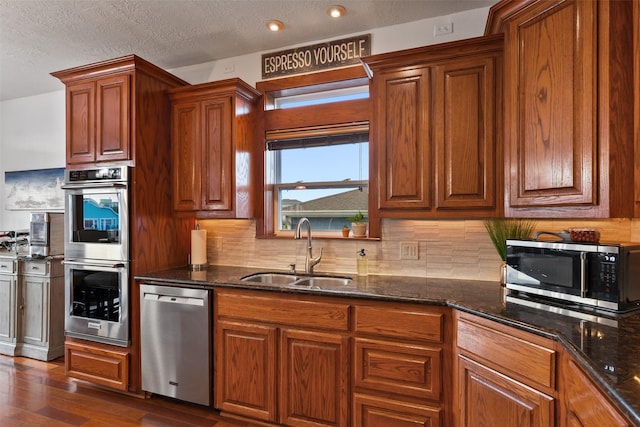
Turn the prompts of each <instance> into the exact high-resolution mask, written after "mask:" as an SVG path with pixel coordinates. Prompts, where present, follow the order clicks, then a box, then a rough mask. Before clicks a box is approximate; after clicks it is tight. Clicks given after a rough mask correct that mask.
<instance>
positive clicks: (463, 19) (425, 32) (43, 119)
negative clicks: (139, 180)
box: [0, 8, 489, 230]
mask: <svg viewBox="0 0 640 427" xmlns="http://www.w3.org/2000/svg"><path fill="white" fill-rule="evenodd" d="M488 11H489V9H488V8H481V9H475V10H471V11H467V12H461V13H456V14H452V15H447V16H444V17H439V18H434V19H425V20H421V21H416V22H411V23H407V24H402V25H395V26H391V27H384V28H377V29H372V30H370V31H363V32H360V33H358V34H364V33H370V34H371V51H372V54H378V53H384V52H391V51H395V50H401V49H409V48H413V47H418V46H425V45H429V44H435V43H444V42H448V41H452V40H458V39H464V38H469V37H476V36H480V35H482V33H483V32H484V26H485V23H486V20H487V15H488ZM448 22H453V29H454V32H453V34H450V35H447V36H440V37H435V36H434V35H433V34H434V31H433V29H434V26H435V25H438V24H442V23H448ZM347 36H349V35H347V34H345V35H344V37H347ZM336 38H338V37H336ZM308 44H312V43H305V44H304V45H308ZM291 47H293V46H291ZM283 49H284V48H283ZM278 50H280V49H278ZM133 53H135V52H133ZM262 53H264V52H258V53H254V54H249V55H243V56H238V57H235V58H229V59H224V60H220V61H214V62H207V63H204V64H198V65H193V66H188V67H181V68H176V69H172V70H169V71H171V72H172V73H174V74H175V75H176V76H178V77H180V78H182V79H184V80H186V81H188V82H189V83H191V84H197V83H203V82H208V81H214V80H220V79H225V78H230V77H240V78H241V79H243V80H245V81H246V82H248V83H250V84H255V83H256V82H257V81H260V80H261V55H262ZM106 59H110V58H105V60H106ZM229 69H231V70H233V71H230V72H226V73H225V70H229ZM51 71H55V70H42V72H43V73H49V72H51ZM64 110H65V99H64V91H63V90H61V91H59V92H51V93H47V94H43V95H38V96H32V97H26V98H19V99H14V100H9V101H4V102H0V186H1V187H2V191H0V230H3V229H18V228H26V227H27V226H28V221H29V217H28V212H24V211H9V210H7V209H5V204H4V201H5V197H6V196H5V194H4V172H6V171H18V170H31V169H45V168H57V167H64V165H65V111H64Z"/></svg>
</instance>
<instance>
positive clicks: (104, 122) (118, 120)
mask: <svg viewBox="0 0 640 427" xmlns="http://www.w3.org/2000/svg"><path fill="white" fill-rule="evenodd" d="M52 75H53V76H54V77H57V78H59V79H60V80H61V81H62V82H63V83H64V84H65V85H66V117H67V130H66V134H67V148H66V152H67V167H69V168H74V167H83V166H89V165H95V164H96V163H102V162H126V163H129V164H131V165H135V152H136V150H135V148H134V146H135V143H136V140H144V139H147V138H148V139H149V140H150V141H159V139H157V138H155V137H154V135H155V134H156V133H157V132H159V131H161V130H158V129H160V128H161V126H159V127H158V129H154V128H153V126H151V125H148V124H147V123H153V122H154V121H156V119H157V118H154V117H149V116H150V113H149V111H153V110H154V109H152V108H149V103H154V104H159V105H162V104H163V103H165V101H164V96H166V95H164V91H165V90H166V89H168V88H172V87H176V86H182V85H185V84H186V82H184V81H182V80H180V79H178V78H177V77H175V76H173V75H171V74H169V73H167V72H165V71H163V70H161V69H160V68H158V67H156V66H155V65H153V64H150V63H149V62H147V61H144V60H143V59H141V58H139V57H136V56H135V55H129V56H126V57H122V58H117V59H114V60H109V61H104V62H100V63H97V64H91V65H86V66H82V67H76V68H72V69H68V70H64V71H58V72H55V73H52ZM163 139H164V138H163Z"/></svg>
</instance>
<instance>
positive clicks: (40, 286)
mask: <svg viewBox="0 0 640 427" xmlns="http://www.w3.org/2000/svg"><path fill="white" fill-rule="evenodd" d="M21 287H22V292H21V293H22V304H21V305H22V326H21V328H20V336H21V339H22V341H23V342H24V343H26V344H34V345H38V346H44V345H46V344H47V342H48V339H49V337H48V331H49V325H48V322H49V310H48V309H49V279H47V278H45V277H38V276H21Z"/></svg>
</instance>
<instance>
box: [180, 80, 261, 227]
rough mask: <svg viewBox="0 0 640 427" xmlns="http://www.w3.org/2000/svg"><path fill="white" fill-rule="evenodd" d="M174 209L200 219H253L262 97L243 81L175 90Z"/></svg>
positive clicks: (215, 83) (205, 84)
mask: <svg viewBox="0 0 640 427" xmlns="http://www.w3.org/2000/svg"><path fill="white" fill-rule="evenodd" d="M169 93H170V98H171V103H172V150H173V206H174V209H175V210H176V211H193V212H199V215H198V216H200V217H221V218H249V217H253V216H254V208H255V207H254V204H255V203H254V201H253V199H254V197H253V196H252V195H251V192H250V188H251V186H252V183H253V179H255V177H254V176H253V175H252V173H254V172H253V171H254V169H255V165H254V162H255V154H254V150H255V148H254V147H255V141H254V135H255V134H254V126H255V123H254V120H255V110H256V103H257V100H258V98H259V96H260V93H259V92H258V91H256V90H255V89H253V88H252V87H251V86H249V85H248V84H246V83H244V82H243V81H242V80H240V79H229V80H223V81H219V82H212V83H203V84H200V85H193V86H188V87H182V88H176V89H173V90H171V91H170V92H169Z"/></svg>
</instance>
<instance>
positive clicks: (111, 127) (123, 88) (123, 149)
mask: <svg viewBox="0 0 640 427" xmlns="http://www.w3.org/2000/svg"><path fill="white" fill-rule="evenodd" d="M130 80H131V77H130V76H129V75H128V74H124V75H121V76H116V77H111V78H108V79H100V80H98V82H97V84H96V141H95V144H96V161H99V162H100V161H115V160H128V159H129V152H130V151H131V150H130V146H131V125H130V117H131V115H130V108H131V107H130V103H131V96H130Z"/></svg>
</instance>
